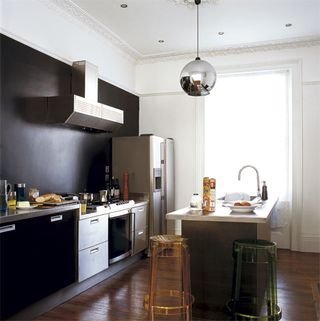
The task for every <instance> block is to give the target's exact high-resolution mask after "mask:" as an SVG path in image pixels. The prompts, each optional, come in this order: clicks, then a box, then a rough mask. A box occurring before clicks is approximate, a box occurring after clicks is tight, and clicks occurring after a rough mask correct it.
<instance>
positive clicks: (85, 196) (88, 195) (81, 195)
mask: <svg viewBox="0 0 320 321" xmlns="http://www.w3.org/2000/svg"><path fill="white" fill-rule="evenodd" d="M79 199H80V201H87V203H92V200H93V194H92V193H79Z"/></svg>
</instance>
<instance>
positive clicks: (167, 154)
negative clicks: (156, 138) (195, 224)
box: [161, 138, 175, 234]
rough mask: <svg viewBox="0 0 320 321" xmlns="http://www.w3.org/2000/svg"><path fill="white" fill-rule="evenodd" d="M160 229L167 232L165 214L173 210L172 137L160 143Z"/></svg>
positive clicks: (164, 232)
mask: <svg viewBox="0 0 320 321" xmlns="http://www.w3.org/2000/svg"><path fill="white" fill-rule="evenodd" d="M161 174H162V175H161V179H162V183H161V209H162V210H161V229H162V233H163V234H166V233H167V224H166V223H167V222H166V218H165V215H166V214H167V213H169V212H172V211H174V209H175V208H174V199H175V191H174V189H175V186H174V148H173V139H171V138H167V139H165V141H164V142H163V143H161Z"/></svg>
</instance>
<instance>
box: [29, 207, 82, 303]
mask: <svg viewBox="0 0 320 321" xmlns="http://www.w3.org/2000/svg"><path fill="white" fill-rule="evenodd" d="M35 223H36V224H35V226H34V228H35V229H37V231H36V232H35V235H36V238H35V240H34V241H35V244H34V246H33V250H34V255H35V261H36V262H37V266H36V267H35V271H36V274H37V275H36V285H37V287H36V288H37V294H38V298H37V299H40V298H43V297H45V296H47V295H49V294H51V293H53V292H55V291H57V290H59V289H62V288H63V287H65V286H67V285H69V284H72V283H73V282H75V281H76V270H77V269H76V220H75V213H74V211H69V212H64V213H61V214H56V215H48V216H44V217H40V218H38V219H37V221H36V222H35ZM36 243H37V244H36Z"/></svg>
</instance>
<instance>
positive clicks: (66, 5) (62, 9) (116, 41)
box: [37, 0, 142, 61]
mask: <svg viewBox="0 0 320 321" xmlns="http://www.w3.org/2000/svg"><path fill="white" fill-rule="evenodd" d="M37 1H39V2H40V3H41V4H44V5H46V6H47V7H48V8H49V9H51V10H53V11H55V12H56V13H58V14H59V15H60V16H62V17H63V18H65V19H67V20H71V21H72V23H75V22H76V23H78V24H80V25H82V26H84V27H87V28H89V29H90V30H92V31H94V32H95V33H97V34H98V35H100V36H102V38H104V39H105V40H107V41H108V43H109V44H111V45H113V46H114V47H115V48H116V49H118V51H119V53H120V54H121V55H122V56H123V57H125V58H127V59H129V60H130V61H135V60H136V59H137V58H141V57H142V54H141V53H139V52H138V51H137V50H135V49H134V48H132V47H131V46H130V45H129V44H127V43H126V42H125V41H123V40H122V39H121V38H120V37H118V36H117V35H116V34H115V33H113V32H112V31H111V30H110V29H108V28H107V27H106V26H105V25H103V24H102V23H101V22H99V21H98V20H96V19H94V18H93V17H92V16H90V15H89V14H88V13H87V12H86V11H84V10H82V9H81V8H80V7H79V6H77V5H76V4H75V3H73V2H72V1H71V0H37Z"/></svg>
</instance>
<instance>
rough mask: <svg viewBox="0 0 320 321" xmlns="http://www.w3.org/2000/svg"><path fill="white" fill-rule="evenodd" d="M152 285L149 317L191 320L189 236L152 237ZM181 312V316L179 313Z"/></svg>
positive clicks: (146, 303)
mask: <svg viewBox="0 0 320 321" xmlns="http://www.w3.org/2000/svg"><path fill="white" fill-rule="evenodd" d="M150 241H151V242H150V257H151V260H150V285H149V293H148V294H146V295H145V298H144V307H145V309H146V310H147V311H148V313H149V320H151V321H154V320H156V317H157V318H158V317H159V318H161V320H163V317H164V316H166V319H167V320H173V319H171V317H174V320H186V321H190V320H192V303H193V301H194V298H193V296H192V295H191V284H190V257H189V251H188V245H187V239H186V238H182V237H181V236H178V235H157V236H152V237H150ZM178 316H179V319H177V317H178Z"/></svg>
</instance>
